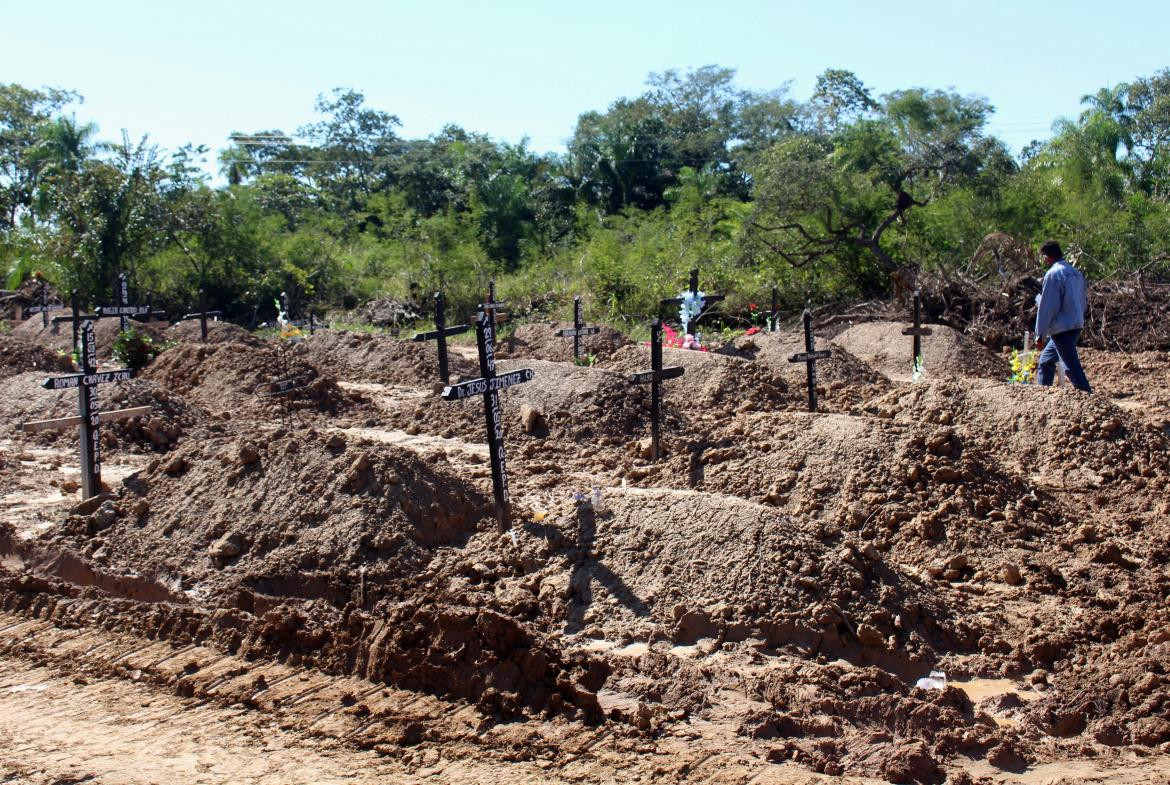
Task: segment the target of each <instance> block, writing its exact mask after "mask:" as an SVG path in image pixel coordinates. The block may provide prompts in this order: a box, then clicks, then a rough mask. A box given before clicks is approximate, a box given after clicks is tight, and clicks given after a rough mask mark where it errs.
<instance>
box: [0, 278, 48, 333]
mask: <svg viewBox="0 0 1170 785" xmlns="http://www.w3.org/2000/svg"><path fill="white" fill-rule="evenodd" d="M45 294H46V299H47V300H48V301H49V305H54V304H57V303H60V302H61V294H60V292H58V291H57V288H56V287H55V286H53V285H52V284H48V285H47V286H46V287H45ZM40 304H41V282H40V281H39V280H37V279H36V278H25V279H24V280H23V281H21V282H20V285H19V286H18V287H16V291H14V292H6V293H4V294H3V295H0V316H2V317H3V318H5V319H14V320H19V319H24V318H25V314H24V309H25V308H28V307H29V306H32V305H40ZM49 315H50V316H54V315H55V314H52V313H50V314H49ZM33 319H36V320H37V323H38V324H39V323H40V322H41V315H40V314H39V313H37V314H32V315H31V316H30V317H29V319H28V321H32V320H33Z"/></svg>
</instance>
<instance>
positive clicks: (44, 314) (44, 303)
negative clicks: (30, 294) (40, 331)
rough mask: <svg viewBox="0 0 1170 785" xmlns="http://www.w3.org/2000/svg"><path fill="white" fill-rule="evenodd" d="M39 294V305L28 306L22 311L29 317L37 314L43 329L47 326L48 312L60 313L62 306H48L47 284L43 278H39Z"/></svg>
mask: <svg viewBox="0 0 1170 785" xmlns="http://www.w3.org/2000/svg"><path fill="white" fill-rule="evenodd" d="M40 294H41V296H40V304H38V305H30V306H29V307H27V308H25V309H24V310H25V313H27V314H28V315H29V316H30V317H31V316H32V315H33V314H34V313H39V314H40V315H41V324H42V325H43V326H44V327H48V326H49V311H60V310H63V309H64V306H63V305H49V288H48V282H47V281H46V280H45V279H44V278H41V292H40Z"/></svg>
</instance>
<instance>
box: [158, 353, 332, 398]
mask: <svg viewBox="0 0 1170 785" xmlns="http://www.w3.org/2000/svg"><path fill="white" fill-rule="evenodd" d="M304 374H308V375H309V376H310V377H311V381H310V382H309V383H308V386H307V388H305V389H301V390H298V391H297V392H295V393H292V394H290V395H288V396H272V397H263V398H261V397H258V396H257V394H256V393H257V386H258V385H261V384H268V383H271V382H275V381H278V380H281V379H288V378H290V377H292V376H298V375H304ZM141 376H142V378H144V379H149V380H151V381H154V382H157V383H158V384H160V385H161V386H162V387H164V388H165V389H167V390H170V391H172V392H175V393H177V394H179V395H182V396H183V397H184V398H186V399H187V400H189V401H191V402H192V403H195V404H196V405H198V406H201V407H203V408H205V409H207V410H208V411H210V412H212V413H213V414H218V413H223V412H227V413H229V414H231V415H234V414H235V413H237V411H238V410H239V409H240V408H241V407H250V408H259V409H260V410H263V411H265V412H269V413H271V412H274V411H276V410H279V409H283V408H286V407H289V406H292V407H294V408H307V407H312V408H315V409H318V410H330V411H337V410H339V409H342V408H345V407H346V406H348V405H349V404H350V403H351V402H352V399H351V397H350V396H348V395H347V394H346V393H344V392H342V390H341V389H340V388H338V386H337V383H336V382H335V381H334V380H333V378H332V377H331V376H328V375H325V374H321V373H318V371H317V369H316V368H315V367H313V366H312V365H310V364H308V363H306V362H305V361H304V360H303V359H301V358H299V357H298V356H296V352H295V350H293V349H290V348H288V347H285V346H281V345H279V344H272V343H268V342H263V343H260V344H252V343H235V342H225V343H209V344H201V343H183V344H179V345H178V346H173V347H171V348H169V349H167V350H166V351H164V352H163V353H162V354H160V355H159V356H158V357H156V358H155V360H154V362H152V363H151V364H150V365H149V366H147V367H146V368H145V369H144V370H143V371H142V373H141ZM265 389H268V388H265Z"/></svg>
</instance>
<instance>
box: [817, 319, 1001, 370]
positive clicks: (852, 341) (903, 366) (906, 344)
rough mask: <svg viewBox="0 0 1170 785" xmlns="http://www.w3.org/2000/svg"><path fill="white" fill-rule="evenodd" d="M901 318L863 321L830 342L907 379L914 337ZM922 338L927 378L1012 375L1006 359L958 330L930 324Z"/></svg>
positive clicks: (874, 366)
mask: <svg viewBox="0 0 1170 785" xmlns="http://www.w3.org/2000/svg"><path fill="white" fill-rule="evenodd" d="M909 326H910V325H909V324H906V323H902V322H865V323H863V324H857V325H854V326H853V327H850V328H849V329H847V330H845V331H844V332H841V333H839V334H838V335H837V336H836V337H835V338H834V339H833V342H834V343H836V344H837V345H839V346H841V347H842V348H843V349H845V350H846V351H847V352H849V353H850V354H852V355H853V356H855V357H857V358H858V359H860V360H861V361H862V362H864V363H867V364H868V365H870V366H871V367H872V368H874V369H875V370H877V371H880V372H881V373H883V374H885V375H886V376H887V377H889V378H890V379H892V380H894V381H909V380H910V378H911V376H912V374H913V370H914V367H913V366H914V363H913V358H912V357H911V354H912V353H913V339H912V338H910V337H909V336H906V335H902V330H904V329H905V328H907V327H909ZM929 327H930V328H931V330H933V331H934V332H933V334H931V335H927V336H924V337H923V338H922V365H923V368H924V370H925V374H926V378H928V379H948V378H953V377H970V378H981V379H993V380H995V381H1001V380H1004V379H1007V378H1008V377H1009V376H1011V370H1010V369H1009V367H1008V363H1007V360H1005V359H1004V358H1003V357H1002V356H1000V355H997V354H995V353H993V352H992V351H990V350H989V349H987V348H985V347H983V346H981V345H980V344H978V343H976V342H975V341H973V340H972V339H970V338H968V337H966V336H965V335H963V334H962V333H960V332H959V331H957V330H955V329H953V328H950V327H947V326H945V325H941V324H932V325H929Z"/></svg>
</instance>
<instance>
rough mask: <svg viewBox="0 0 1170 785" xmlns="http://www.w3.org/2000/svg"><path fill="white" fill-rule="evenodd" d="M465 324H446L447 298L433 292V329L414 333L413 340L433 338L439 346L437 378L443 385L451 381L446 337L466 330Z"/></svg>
mask: <svg viewBox="0 0 1170 785" xmlns="http://www.w3.org/2000/svg"><path fill="white" fill-rule="evenodd" d="M469 329H471V328H469V327H468V326H467V325H466V324H457V325H454V326H452V327H448V326H447V300H446V299H445V298H444V297H443V293H442V292H435V329H434V330H432V331H430V332H425V333H416V334H415V336H414V340H415V341H430V340H435V341H437V342H438V346H439V379H441V380H442V382H443V384H444V385H447V384H450V383H451V373H450V371H449V370H448V368H447V338H448V337H449V336H452V335H459V334H461V333H465V332H467V331H468V330H469Z"/></svg>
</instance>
